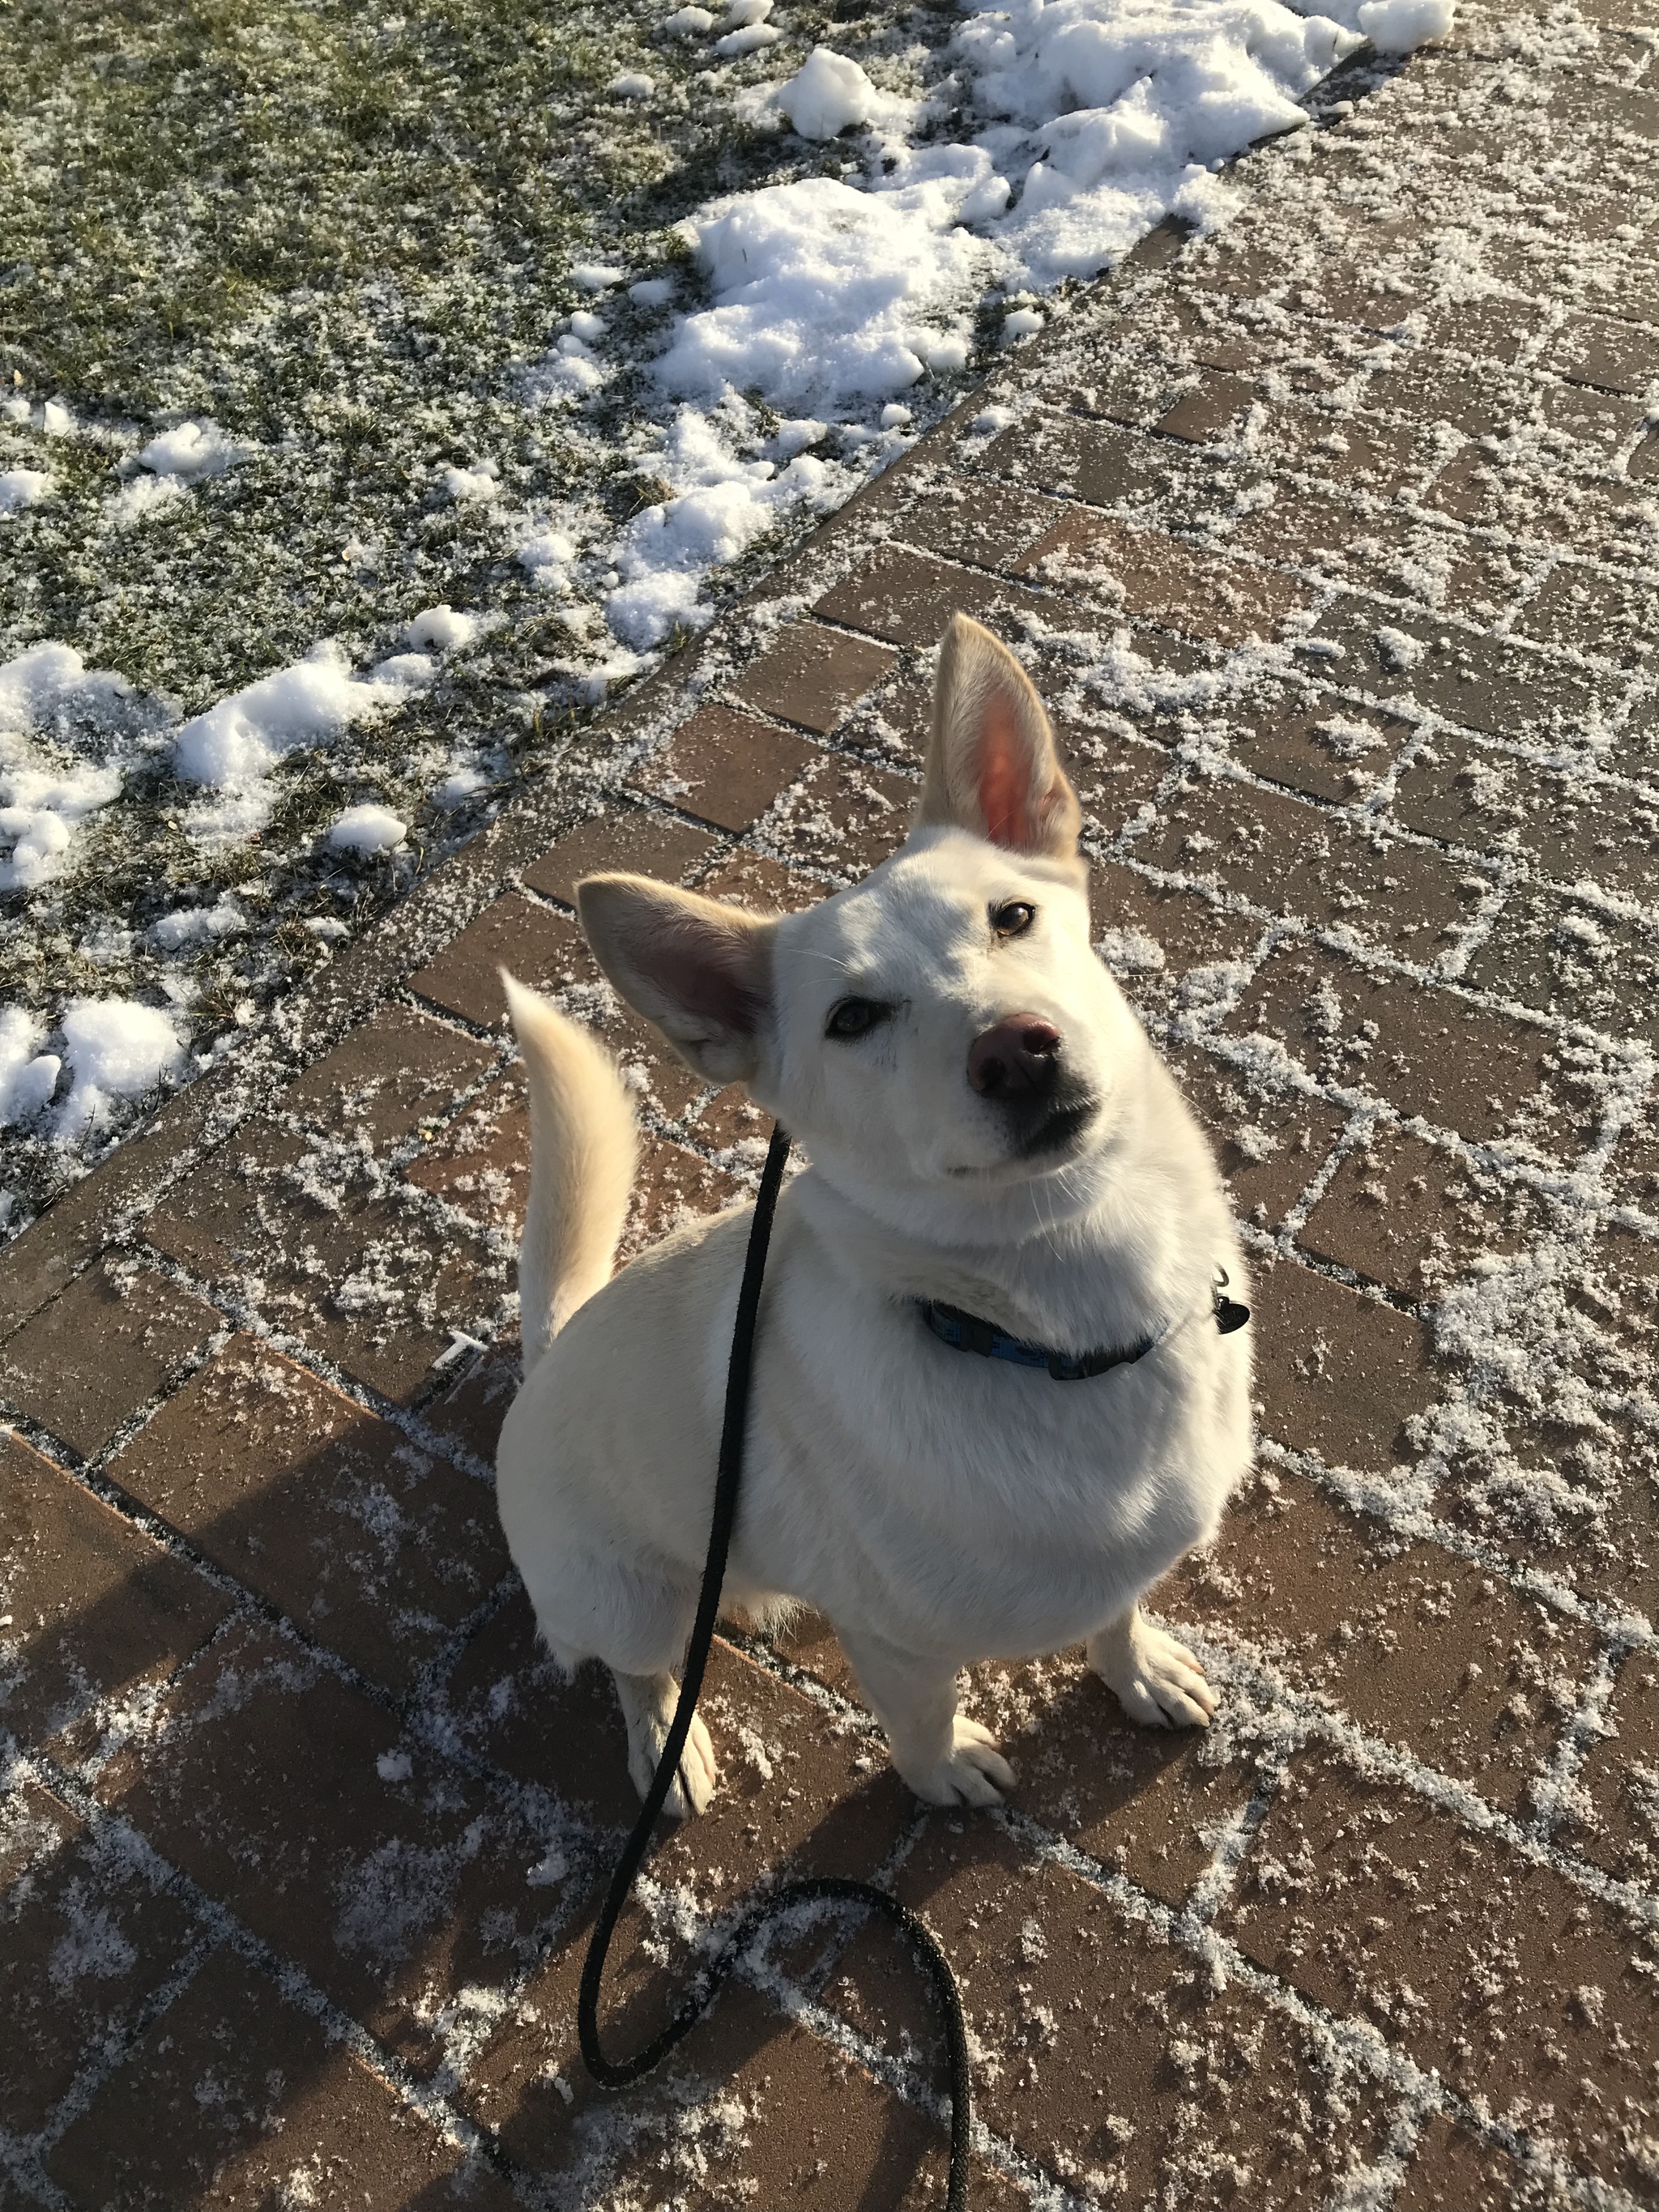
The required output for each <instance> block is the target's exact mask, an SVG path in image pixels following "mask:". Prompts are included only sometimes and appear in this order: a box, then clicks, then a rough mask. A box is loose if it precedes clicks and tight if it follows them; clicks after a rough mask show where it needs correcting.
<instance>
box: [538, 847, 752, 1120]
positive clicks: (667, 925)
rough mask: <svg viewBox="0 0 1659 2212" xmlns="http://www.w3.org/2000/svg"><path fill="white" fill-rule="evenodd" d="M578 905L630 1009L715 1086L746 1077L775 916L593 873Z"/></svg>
mask: <svg viewBox="0 0 1659 2212" xmlns="http://www.w3.org/2000/svg"><path fill="white" fill-rule="evenodd" d="M576 908H577V911H578V913H579V914H580V916H581V924H582V927H583V928H584V929H585V930H586V933H587V941H588V943H589V944H590V945H592V948H593V957H594V958H595V959H596V960H597V961H598V962H599V965H600V967H601V968H603V969H604V970H605V974H606V975H608V976H609V977H610V979H611V981H612V982H613V983H614V984H615V985H616V987H617V990H618V991H620V992H621V993H622V995H623V998H624V999H626V1000H627V1001H628V1003H629V1006H633V1007H635V1009H636V1010H637V1011H638V1012H640V1013H642V1014H643V1015H644V1016H645V1018H646V1019H647V1021H650V1022H654V1023H655V1024H657V1027H658V1028H659V1030H661V1031H662V1033H663V1035H664V1036H665V1037H666V1038H667V1039H668V1041H669V1042H670V1043H671V1045H672V1046H673V1047H674V1048H675V1049H676V1051H678V1054H679V1055H680V1057H681V1058H682V1059H683V1060H687V1061H689V1062H690V1065H691V1066H693V1067H695V1068H696V1071H697V1073H698V1074H699V1075H705V1076H707V1077H708V1080H709V1081H710V1082H711V1083H746V1082H747V1081H748V1079H749V1078H750V1076H751V1075H753V1073H755V1070H756V1068H757V1066H758V1065H759V1061H760V1048H761V1040H762V1036H763V1032H764V1030H765V1026H766V1024H767V1022H768V1020H769V1017H770V1012H771V1002H772V938H773V933H774V932H775V929H776V927H777V924H776V922H775V921H761V920H760V919H758V918H757V916H756V915H751V914H745V913H744V911H743V909H742V908H740V907H734V906H723V905H721V904H720V903H719V902H717V901H716V900H714V899H708V898H699V897H698V896H697V894H696V892H695V891H683V890H678V888H677V887H676V886H675V885H673V884H659V883H654V882H653V880H652V879H651V878H650V877H649V876H589V877H588V878H587V879H586V882H584V883H580V884H577V886H576Z"/></svg>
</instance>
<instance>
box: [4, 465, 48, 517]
mask: <svg viewBox="0 0 1659 2212" xmlns="http://www.w3.org/2000/svg"><path fill="white" fill-rule="evenodd" d="M51 489H52V478H51V477H49V476H48V475H47V473H46V471H45V470H44V469H7V470H5V471H3V472H0V515H6V514H21V512H22V511H23V509H24V508H25V507H33V506H35V505H37V504H38V502H39V501H41V500H43V499H44V498H45V497H46V494H47V493H48V492H49V491H50V490H51Z"/></svg>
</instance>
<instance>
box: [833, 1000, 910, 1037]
mask: <svg viewBox="0 0 1659 2212" xmlns="http://www.w3.org/2000/svg"><path fill="white" fill-rule="evenodd" d="M892 1011H893V1010H892V1008H891V1007H890V1006H882V1005H880V1004H879V1003H878V1000H874V999H843V1000H842V1002H841V1004H840V1005H839V1006H831V1008H830V1009H829V1021H828V1022H827V1023H826V1024H825V1025H824V1031H823V1034H824V1035H825V1036H832V1037H857V1036H864V1034H865V1032H866V1030H872V1029H874V1027H875V1026H876V1024H877V1023H878V1022H884V1021H885V1020H886V1018H887V1017H888V1015H889V1014H890V1013H891V1012H892Z"/></svg>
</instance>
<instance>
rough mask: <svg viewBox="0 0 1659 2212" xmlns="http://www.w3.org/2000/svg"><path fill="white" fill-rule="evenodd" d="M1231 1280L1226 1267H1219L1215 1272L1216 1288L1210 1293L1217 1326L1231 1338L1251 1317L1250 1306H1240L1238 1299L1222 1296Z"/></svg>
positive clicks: (1223, 1333)
mask: <svg viewBox="0 0 1659 2212" xmlns="http://www.w3.org/2000/svg"><path fill="white" fill-rule="evenodd" d="M1230 1281H1231V1276H1230V1275H1229V1274H1228V1273H1227V1270H1226V1269H1225V1267H1218V1268H1217V1269H1216V1271H1215V1284H1214V1287H1213V1288H1212V1291H1211V1292H1210V1304H1211V1305H1212V1307H1213V1309H1214V1311H1215V1325H1216V1327H1217V1328H1218V1329H1219V1330H1220V1332H1221V1334H1222V1335H1223V1336H1231V1334H1232V1333H1233V1331H1234V1330H1235V1329H1236V1328H1243V1326H1244V1324H1245V1322H1247V1321H1249V1317H1250V1310H1249V1306H1242V1305H1240V1304H1239V1303H1238V1300H1237V1298H1225V1297H1223V1296H1222V1295H1221V1293H1222V1291H1223V1290H1224V1289H1225V1286H1226V1285H1227V1284H1228V1283H1229V1282H1230Z"/></svg>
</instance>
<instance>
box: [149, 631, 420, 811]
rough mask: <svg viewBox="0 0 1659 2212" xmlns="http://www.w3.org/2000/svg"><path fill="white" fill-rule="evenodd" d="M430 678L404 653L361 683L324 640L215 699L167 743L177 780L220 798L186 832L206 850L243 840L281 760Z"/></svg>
mask: <svg viewBox="0 0 1659 2212" xmlns="http://www.w3.org/2000/svg"><path fill="white" fill-rule="evenodd" d="M436 672H437V671H436V668H435V664H434V663H433V662H432V661H431V660H430V659H428V658H427V656H426V655H425V654H424V653H398V654H396V655H394V657H393V658H392V659H389V660H383V661H382V662H380V665H379V666H378V667H376V668H375V669H374V670H372V671H371V672H370V674H369V676H368V678H366V679H365V678H362V677H356V676H354V675H352V673H351V671H350V667H349V663H348V661H347V659H346V657H345V654H344V653H343V652H342V651H341V649H340V647H338V646H337V645H336V644H335V643H334V642H333V641H331V640H329V639H325V640H324V641H322V642H321V643H320V644H319V645H316V646H313V648H312V650H311V652H310V653H308V654H307V656H306V658H305V659H303V660H299V661H295V663H294V664H293V665H292V666H290V667H288V668H283V669H278V670H277V671H276V673H275V674H274V675H271V676H262V677H261V678H259V679H258V682H257V683H254V684H248V685H247V686H246V689H245V690H240V691H235V692H233V693H232V694H231V695H230V696H229V697H228V698H226V699H221V700H220V701H219V702H218V703H217V705H216V706H213V707H210V708H208V710H207V712H206V713H205V714H197V715H196V716H195V717H194V718H193V719H192V720H190V721H188V722H186V723H185V725H184V726H183V727H182V728H181V729H180V730H179V734H178V736H177V738H175V739H174V741H173V764H174V767H175V768H176V769H177V771H178V774H179V776H180V777H181V778H182V779H183V780H184V781H185V782H187V783H199V784H205V785H207V786H208V787H210V788H211V789H213V790H215V791H218V792H221V793H224V794H225V798H224V799H223V800H222V801H221V802H220V803H219V804H217V805H207V806H203V807H197V808H195V809H192V811H191V815H190V817H188V818H187V820H186V824H185V826H186V828H187V829H189V830H190V832H191V835H192V836H195V837H197V839H198V840H199V841H201V842H206V843H210V844H211V843H224V842H230V841H231V840H233V839H234V838H236V837H239V836H251V835H252V832H253V831H254V830H256V829H259V828H261V827H263V825H264V822H266V821H267V820H268V819H269V818H270V795H269V793H268V792H267V791H266V790H265V788H264V778H265V777H266V775H268V774H269V772H270V769H273V768H274V767H275V766H276V763H277V762H278V761H279V760H281V759H282V757H283V755H284V754H285V753H289V752H292V751H293V750H294V749H295V747H296V746H298V745H319V744H328V743H329V742H330V741H331V739H332V738H337V737H338V736H339V734H340V733H341V732H342V731H343V730H345V729H348V728H349V727H350V726H351V725H352V724H353V723H354V722H361V721H363V720H367V719H368V717H369V716H371V715H374V714H384V713H386V712H388V711H389V710H391V709H392V708H397V707H399V706H402V705H403V704H404V702H406V701H407V700H408V699H410V697H411V696H414V695H415V694H416V692H418V691H421V690H424V689H425V687H426V686H427V685H428V684H430V683H431V681H432V679H433V678H434V676H435V674H436Z"/></svg>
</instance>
